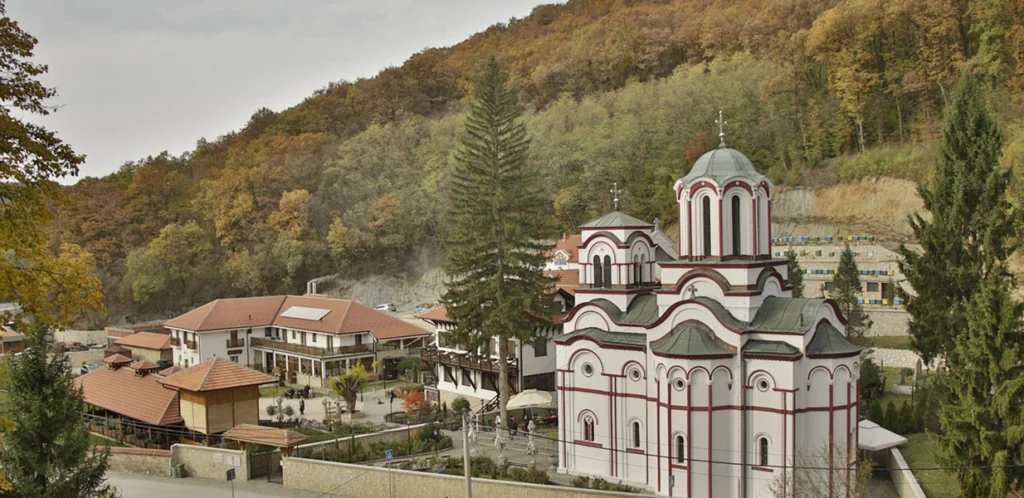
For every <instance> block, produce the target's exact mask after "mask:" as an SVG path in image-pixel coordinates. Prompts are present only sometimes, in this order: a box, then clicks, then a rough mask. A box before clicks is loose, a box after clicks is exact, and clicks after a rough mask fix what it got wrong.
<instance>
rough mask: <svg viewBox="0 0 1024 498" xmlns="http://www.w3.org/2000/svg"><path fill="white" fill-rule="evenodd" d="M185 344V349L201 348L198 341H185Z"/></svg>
mask: <svg viewBox="0 0 1024 498" xmlns="http://www.w3.org/2000/svg"><path fill="white" fill-rule="evenodd" d="M184 342H185V347H186V348H188V349H199V346H198V345H197V344H196V341H189V340H185V341H184Z"/></svg>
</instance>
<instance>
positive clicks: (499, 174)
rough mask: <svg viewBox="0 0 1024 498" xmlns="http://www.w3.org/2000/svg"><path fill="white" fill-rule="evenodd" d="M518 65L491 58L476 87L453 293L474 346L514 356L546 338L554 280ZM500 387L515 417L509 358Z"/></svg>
mask: <svg viewBox="0 0 1024 498" xmlns="http://www.w3.org/2000/svg"><path fill="white" fill-rule="evenodd" d="M521 115H522V110H521V109H520V106H519V103H518V100H517V97H516V94H515V92H514V91H513V90H512V89H511V88H510V87H509V83H508V74H507V73H505V72H504V71H502V70H501V68H500V67H499V65H498V62H497V61H496V60H495V59H494V58H493V57H492V58H490V59H489V60H488V61H487V62H486V64H485V66H484V68H483V72H482V74H481V75H480V78H479V80H477V82H476V85H475V86H474V87H473V95H472V99H471V101H470V108H469V113H468V115H467V116H466V121H465V130H464V131H465V133H464V134H463V137H462V138H461V140H460V143H459V147H458V149H457V151H456V154H455V157H456V160H457V163H456V166H455V169H454V171H453V172H452V185H451V207H450V210H449V213H448V215H449V222H450V226H451V235H450V236H449V238H448V240H447V241H446V242H447V243H446V245H447V247H448V251H449V253H448V260H447V262H446V263H445V271H446V272H447V274H448V275H449V276H450V278H451V282H450V283H449V288H450V290H449V291H448V293H447V294H446V295H445V296H444V298H443V302H444V303H445V305H446V306H447V308H448V310H447V311H448V316H449V317H451V318H452V319H453V320H454V321H455V322H456V324H457V327H456V328H455V330H454V331H452V332H451V333H450V334H451V335H450V338H451V339H452V340H454V341H455V342H456V343H458V344H460V345H463V346H464V347H466V348H467V349H468V350H470V351H475V350H477V349H478V348H479V349H481V350H482V351H483V352H484V353H485V354H486V353H487V352H488V351H491V341H492V339H493V338H496V339H497V342H498V344H497V354H498V357H499V358H502V359H504V358H507V357H508V356H509V349H508V342H509V340H510V339H519V340H521V341H524V342H532V341H534V340H535V339H537V337H536V334H537V330H538V327H541V326H544V325H546V324H548V323H549V317H550V315H551V311H552V310H551V304H552V303H553V300H552V299H551V297H550V296H549V295H547V292H549V291H550V289H551V286H552V285H553V279H551V278H548V277H545V276H544V274H543V272H542V270H543V268H544V263H545V255H544V253H545V251H547V250H548V249H550V248H551V244H549V243H545V242H542V241H546V240H553V238H554V236H555V233H554V230H553V227H552V226H551V225H549V224H548V223H547V221H546V220H547V219H548V218H547V217H546V216H545V213H544V210H545V209H544V207H545V206H546V205H547V203H546V202H545V200H544V198H543V196H542V194H541V192H542V191H543V187H542V185H541V183H540V176H539V175H538V174H537V171H536V169H535V168H533V167H531V166H530V165H529V164H528V163H527V156H526V153H527V149H528V148H529V146H530V139H529V137H527V134H526V127H525V126H524V125H523V123H522V121H521V119H520V118H521ZM498 364H499V365H500V368H499V373H498V393H499V407H500V411H501V418H502V420H507V412H506V409H505V406H506V405H507V404H508V396H509V390H508V385H509V382H508V362H507V361H499V362H498Z"/></svg>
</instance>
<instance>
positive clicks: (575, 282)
mask: <svg viewBox="0 0 1024 498" xmlns="http://www.w3.org/2000/svg"><path fill="white" fill-rule="evenodd" d="M544 275H547V276H549V277H556V278H558V282H556V283H555V288H556V289H560V290H563V291H565V292H568V293H569V295H570V296H575V295H576V287H579V285H580V272H579V271H578V270H545V271H544Z"/></svg>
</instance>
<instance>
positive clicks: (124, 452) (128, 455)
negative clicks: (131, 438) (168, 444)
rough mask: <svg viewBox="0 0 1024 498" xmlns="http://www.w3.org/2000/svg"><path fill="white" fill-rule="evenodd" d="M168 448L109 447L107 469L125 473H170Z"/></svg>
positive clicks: (166, 475)
mask: <svg viewBox="0 0 1024 498" xmlns="http://www.w3.org/2000/svg"><path fill="white" fill-rule="evenodd" d="M170 457H171V452H170V450H147V449H143V448H110V457H109V458H107V465H108V466H109V467H108V469H109V470H112V471H114V472H124V473H126V474H146V475H154V476H161V477H169V476H170V475H171V458H170Z"/></svg>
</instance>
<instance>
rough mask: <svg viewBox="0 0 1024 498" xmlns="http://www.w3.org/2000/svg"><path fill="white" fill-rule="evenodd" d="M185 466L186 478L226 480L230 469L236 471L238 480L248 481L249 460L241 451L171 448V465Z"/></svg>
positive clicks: (187, 446)
mask: <svg viewBox="0 0 1024 498" xmlns="http://www.w3.org/2000/svg"><path fill="white" fill-rule="evenodd" d="M179 463H180V464H184V465H185V476H186V477H203V478H206V479H218V480H221V481H223V480H225V479H226V474H227V470H228V469H231V468H233V469H235V475H236V479H238V480H239V481H245V480H248V476H249V460H248V458H246V455H245V454H243V453H242V452H241V451H239V450H226V449H222V448H208V447H206V446H191V445H185V444H176V445H174V446H171V464H172V465H176V464H179Z"/></svg>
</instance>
